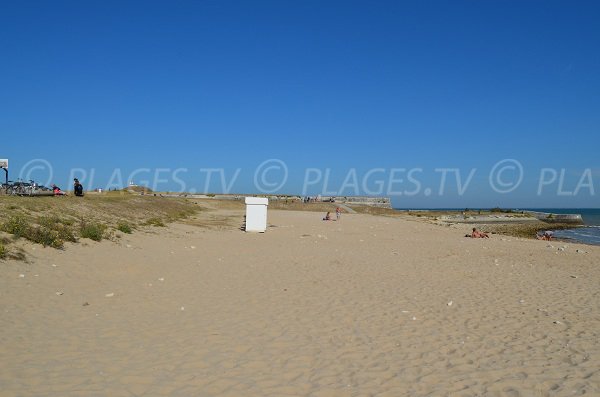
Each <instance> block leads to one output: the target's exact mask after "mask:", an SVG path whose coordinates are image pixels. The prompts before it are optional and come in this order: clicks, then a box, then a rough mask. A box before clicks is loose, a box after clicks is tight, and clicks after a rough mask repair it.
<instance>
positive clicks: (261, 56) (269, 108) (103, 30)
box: [0, 1, 600, 207]
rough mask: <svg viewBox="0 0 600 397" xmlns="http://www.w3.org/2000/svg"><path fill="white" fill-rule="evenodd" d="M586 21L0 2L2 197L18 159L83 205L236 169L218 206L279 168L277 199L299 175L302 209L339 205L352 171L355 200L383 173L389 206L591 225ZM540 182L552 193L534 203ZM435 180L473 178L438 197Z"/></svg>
mask: <svg viewBox="0 0 600 397" xmlns="http://www.w3.org/2000/svg"><path fill="white" fill-rule="evenodd" d="M599 20H600V3H598V2H594V1H588V2H586V1H578V2H567V1H561V2H557V1H515V2H510V1H437V2H436V1H428V2H417V1H414V2H396V1H390V2H384V1H381V2H367V1H362V2H356V1H328V2H321V1H302V2H292V1H243V2H242V1H240V2H234V1H211V2H200V1H188V2H185V1H180V2H167V1H163V2H156V1H140V2H126V1H96V2H81V1H71V2H63V1H40V2H35V1H26V2H3V3H2V5H0V43H1V47H0V48H1V51H0V82H1V87H0V133H1V134H2V143H1V144H0V158H9V159H10V162H11V163H10V166H11V168H10V170H11V177H12V178H14V179H16V178H17V176H18V174H19V173H20V172H21V171H23V167H24V166H25V165H26V164H27V163H28V162H29V161H30V160H33V159H45V160H46V161H48V162H49V163H50V164H51V165H52V182H55V183H57V184H60V185H65V184H67V183H69V180H68V179H69V176H70V175H71V173H72V172H73V171H72V170H73V169H83V170H87V171H86V173H87V175H82V176H83V177H84V178H83V182H84V185H85V186H86V188H94V187H106V185H107V184H108V183H109V182H111V177H112V182H115V174H114V172H115V171H114V170H115V169H116V168H118V169H120V170H121V174H122V177H123V179H127V177H128V175H129V174H130V173H131V172H134V170H136V169H139V168H149V169H150V171H148V172H146V173H144V172H141V173H138V174H137V175H136V176H137V177H136V179H137V180H148V182H149V184H151V185H152V184H156V181H155V180H153V178H154V174H155V172H156V169H157V168H168V169H171V170H175V169H177V168H180V167H183V168H186V169H187V171H182V172H181V173H179V174H178V175H177V176H178V178H179V179H181V180H183V182H184V183H185V187H186V190H191V189H195V190H196V191H203V190H206V189H205V185H206V173H202V172H200V169H202V168H224V169H225V171H224V172H225V173H224V175H225V176H226V182H230V179H231V178H232V177H233V175H234V173H235V172H236V170H237V169H238V168H239V169H241V171H240V173H239V174H238V178H237V179H236V180H235V181H234V182H235V183H234V184H233V188H232V191H233V192H255V191H256V189H257V188H256V186H255V185H254V182H253V176H254V172H255V169H256V167H257V166H258V165H259V164H261V163H262V162H263V161H265V160H268V159H280V160H282V161H283V162H285V164H286V165H287V167H288V173H289V177H288V179H287V181H286V183H285V184H284V185H283V186H282V187H281V189H279V190H278V192H280V193H301V192H302V190H303V182H304V181H305V178H306V172H307V171H306V169H307V168H318V169H321V170H322V173H323V175H325V172H326V169H327V168H329V169H331V171H330V178H329V181H328V182H329V183H328V184H329V186H328V187H324V186H323V183H322V182H323V181H322V180H321V181H318V182H315V183H313V184H311V185H310V186H309V187H308V189H306V193H308V194H318V193H324V192H326V191H327V190H329V191H334V192H336V193H338V194H353V193H355V191H354V189H353V188H352V187H351V188H349V189H345V191H340V187H342V186H343V182H344V180H345V179H347V175H348V173H349V172H350V173H351V170H352V169H355V170H356V175H357V179H358V183H359V186H361V188H360V191H359V193H365V192H364V189H362V179H364V176H365V174H366V173H367V172H368V170H369V169H372V168H382V169H383V171H382V172H379V173H375V174H371V178H370V179H368V178H367V179H368V180H367V181H366V186H374V183H376V182H377V180H378V178H379V179H381V180H385V184H386V186H385V188H384V194H385V191H386V190H387V189H388V187H389V186H388V185H389V176H390V172H391V171H390V170H391V169H393V168H406V169H411V168H415V167H417V168H421V169H423V171H422V172H418V173H415V174H413V176H416V177H418V180H419V182H420V183H421V186H420V189H416V185H414V184H407V183H406V178H404V182H402V183H397V184H396V186H394V187H392V190H394V191H395V190H400V191H412V190H418V193H417V194H414V195H407V194H403V195H395V197H394V204H395V205H396V206H399V207H467V206H468V207H486V206H487V207H489V206H495V205H500V206H521V207H527V206H529V207H553V206H567V207H577V206H583V207H598V206H599V205H600V201H599V200H598V197H599V195H600V161H599V158H600V156H599V155H598V154H599V147H600V145H599V143H600V72H599V71H600V28H599V24H598V21H599ZM507 158H510V159H516V160H518V161H519V162H520V163H521V164H522V166H523V170H524V173H523V174H524V175H523V176H524V177H523V182H522V183H521V185H519V186H518V188H516V189H515V190H514V191H512V192H510V193H506V194H500V193H497V192H495V191H494V190H493V189H491V188H490V184H489V179H488V175H489V172H490V171H491V169H492V168H493V166H494V164H495V163H497V162H498V161H500V160H503V159H507ZM545 167H551V168H555V169H556V171H557V175H558V176H557V178H556V182H551V178H549V175H550V174H546V177H547V178H546V179H545V181H546V182H547V183H546V182H545V184H544V185H543V186H542V187H543V189H542V191H541V194H540V195H538V194H537V193H538V190H539V179H540V178H539V177H540V173H541V169H542V168H545ZM436 168H437V169H439V168H458V169H460V172H461V177H462V181H464V180H466V179H467V177H468V174H469V172H470V170H471V169H474V168H476V169H477V171H476V173H475V174H474V176H473V179H472V180H471V183H470V184H469V185H468V188H467V189H466V191H465V193H464V194H463V195H458V194H457V193H456V189H455V188H453V185H454V187H455V185H456V184H455V183H454V175H453V174H448V181H450V182H452V183H450V182H447V188H446V189H445V191H444V192H443V194H440V192H439V185H440V177H441V173H440V172H436V171H434V170H435V169H436ZM562 168H564V169H565V171H564V174H565V178H564V179H565V182H564V184H563V187H562V190H561V191H563V192H564V191H567V192H569V191H570V192H571V193H573V191H574V189H575V187H576V185H577V184H578V182H579V181H580V179H582V176H583V177H584V178H583V181H584V182H586V183H587V182H589V181H590V180H591V181H592V187H590V186H589V185H590V184H589V183H587V186H583V187H580V189H579V191H578V192H577V194H576V195H575V194H571V195H569V194H563V193H560V194H557V191H558V190H559V179H560V172H561V169H562ZM92 169H94V175H93V178H92V177H91V175H90V174H91V170H92ZM588 169H589V170H591V171H590V172H591V174H590V175H591V178H590V177H588V176H587V175H586V174H585V172H587V171H586V170H588ZM75 172H78V171H77V170H76V171H75ZM26 173H27V172H26V171H23V175H25V174H26ZM47 174H48V172H47V171H43V170H42V169H35V170H33V171H31V172H29V175H30V176H32V177H34V178H35V179H36V180H39V181H41V182H44V183H45V182H47V180H48V175H47ZM314 175H315V174H313V175H312V176H314ZM350 176H351V178H350V179H349V181H350V182H352V181H353V179H352V175H350ZM513 176H514V175H513ZM550 176H551V175H550ZM510 177H511V171H510V170H508V171H507V172H506V173H504V174H503V176H502V177H501V181H502V182H507V180H508V179H510ZM160 178H165V179H167V181H164V182H158V184H157V186H156V187H157V188H158V189H160V190H171V189H172V190H177V189H180V187H181V184H178V183H177V181H175V180H173V178H172V171H167V172H165V173H162V171H160V172H159V179H160ZM117 180H118V178H117ZM266 180H267V181H269V182H272V183H275V182H276V180H277V172H276V171H272V172H271V173H270V174H268V175H267V177H266ZM309 180H310V178H309ZM125 182H126V181H125ZM90 185H91V186H90ZM63 187H67V186H63ZM346 187H348V185H346ZM426 188H430V189H431V190H430V191H429V194H426V193H425V190H426ZM208 190H210V191H215V192H218V191H220V190H222V189H221V183H220V180H219V176H218V174H214V176H213V179H212V181H211V182H210V184H209V189H208ZM369 190H371V191H373V190H377V189H375V188H372V187H371V188H369Z"/></svg>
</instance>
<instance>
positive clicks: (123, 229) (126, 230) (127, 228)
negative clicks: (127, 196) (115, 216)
mask: <svg viewBox="0 0 600 397" xmlns="http://www.w3.org/2000/svg"><path fill="white" fill-rule="evenodd" d="M117 230H119V231H121V232H123V233H126V234H131V232H132V227H131V226H130V225H129V224H128V223H127V222H119V223H118V224H117Z"/></svg>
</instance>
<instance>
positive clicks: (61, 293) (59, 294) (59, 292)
mask: <svg viewBox="0 0 600 397" xmlns="http://www.w3.org/2000/svg"><path fill="white" fill-rule="evenodd" d="M63 294H64V292H62V291H56V295H58V296H61V295H63Z"/></svg>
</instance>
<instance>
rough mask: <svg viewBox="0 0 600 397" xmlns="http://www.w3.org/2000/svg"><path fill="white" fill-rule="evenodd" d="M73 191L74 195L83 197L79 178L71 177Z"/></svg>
mask: <svg viewBox="0 0 600 397" xmlns="http://www.w3.org/2000/svg"><path fill="white" fill-rule="evenodd" d="M73 192H74V193H75V196H78V197H83V185H82V184H81V183H80V182H79V179H77V178H75V179H73Z"/></svg>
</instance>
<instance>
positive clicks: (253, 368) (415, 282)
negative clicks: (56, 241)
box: [0, 209, 600, 397]
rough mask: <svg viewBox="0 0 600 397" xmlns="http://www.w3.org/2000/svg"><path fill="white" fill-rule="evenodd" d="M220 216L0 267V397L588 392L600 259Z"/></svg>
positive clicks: (295, 217)
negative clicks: (261, 229)
mask: <svg viewBox="0 0 600 397" xmlns="http://www.w3.org/2000/svg"><path fill="white" fill-rule="evenodd" d="M220 211H221V212H218V211H217V212H213V213H211V215H210V216H213V217H215V216H222V217H223V219H226V220H227V222H225V223H224V224H217V223H215V224H214V225H212V226H199V225H200V224H202V222H200V221H199V222H198V224H199V225H195V224H193V222H188V224H177V223H175V224H171V225H169V226H168V227H166V228H158V227H157V228H148V229H147V230H146V231H142V232H137V233H135V234H133V235H123V236H122V237H121V238H120V239H118V241H116V242H114V241H102V242H100V243H97V242H93V241H91V240H82V242H83V241H85V244H82V243H79V244H67V247H66V249H65V250H55V249H52V248H43V247H41V246H40V245H33V244H29V245H26V246H25V249H26V252H27V256H28V258H29V261H28V262H20V261H11V260H9V261H5V262H0V294H1V300H0V308H1V313H2V316H1V317H0V357H1V360H0V396H7V397H8V396H11V397H13V396H61V397H65V396H115V397H116V396H540V397H542V396H573V395H583V394H586V395H590V396H598V395H600V342H599V340H600V335H599V333H600V290H599V287H598V286H599V285H600V267H599V266H598V265H599V264H600V247H593V246H584V245H576V244H565V243H560V242H545V241H533V240H523V239H517V238H514V237H504V236H500V235H493V236H492V238H490V239H468V238H465V237H464V234H465V233H467V232H468V231H469V230H468V229H465V230H462V229H459V228H451V227H443V226H438V225H432V224H428V223H424V222H419V221H417V220H412V221H411V220H407V219H400V218H393V217H384V216H372V215H364V214H344V215H343V216H342V219H341V221H339V222H323V221H321V217H322V214H321V213H315V212H301V211H276V210H272V211H269V225H270V227H269V228H268V231H267V232H266V233H264V234H250V233H243V232H241V231H240V229H239V227H240V225H241V223H242V217H243V212H242V211H239V210H236V209H229V210H220ZM200 216H207V215H205V214H202V215H200ZM565 245H566V247H565Z"/></svg>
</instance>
